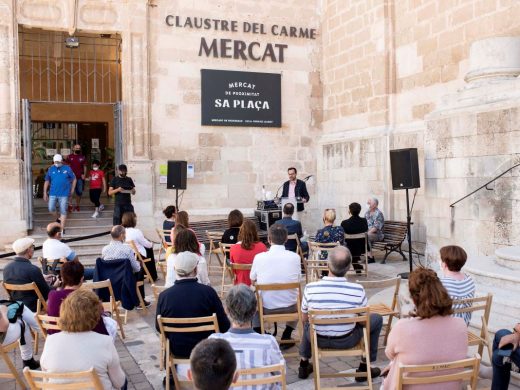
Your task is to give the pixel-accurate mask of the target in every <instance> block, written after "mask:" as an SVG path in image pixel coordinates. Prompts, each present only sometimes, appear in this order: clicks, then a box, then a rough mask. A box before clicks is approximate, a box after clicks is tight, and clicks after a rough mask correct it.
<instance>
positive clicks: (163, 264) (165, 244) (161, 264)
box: [155, 229, 172, 280]
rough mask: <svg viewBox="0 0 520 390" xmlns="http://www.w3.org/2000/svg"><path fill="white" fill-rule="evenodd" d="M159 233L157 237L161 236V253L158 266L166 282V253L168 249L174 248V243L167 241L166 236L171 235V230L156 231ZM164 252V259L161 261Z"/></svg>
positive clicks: (158, 257)
mask: <svg viewBox="0 0 520 390" xmlns="http://www.w3.org/2000/svg"><path fill="white" fill-rule="evenodd" d="M155 231H156V232H157V235H158V236H159V240H160V241H159V253H158V254H157V261H156V265H157V268H159V270H160V271H161V273H162V275H163V278H164V280H166V251H167V250H168V248H171V247H172V243H171V242H168V241H166V238H165V237H166V235H168V236H169V235H170V233H171V231H170V230H163V229H155ZM162 252H164V259H163V260H161V253H162Z"/></svg>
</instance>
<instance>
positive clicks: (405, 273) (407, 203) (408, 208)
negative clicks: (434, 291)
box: [397, 188, 413, 279]
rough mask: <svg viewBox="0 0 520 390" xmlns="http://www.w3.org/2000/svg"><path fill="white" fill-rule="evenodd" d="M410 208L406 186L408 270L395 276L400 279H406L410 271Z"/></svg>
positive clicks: (411, 263) (411, 261) (411, 262)
mask: <svg viewBox="0 0 520 390" xmlns="http://www.w3.org/2000/svg"><path fill="white" fill-rule="evenodd" d="M411 214H412V213H411V210H410V197H409V195H408V188H407V189H406V229H407V235H408V262H409V263H410V272H402V273H400V274H398V275H397V276H400V277H401V279H408V278H409V276H410V273H411V272H412V265H413V260H412V229H411V228H412V215H411Z"/></svg>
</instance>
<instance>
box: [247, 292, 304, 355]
mask: <svg viewBox="0 0 520 390" xmlns="http://www.w3.org/2000/svg"><path fill="white" fill-rule="evenodd" d="M285 290H296V291H297V295H296V302H295V303H296V311H295V312H293V313H283V314H282V313H280V314H265V313H264V305H263V300H262V293H263V292H266V291H285ZM255 293H256V299H257V301H258V316H259V318H260V329H261V332H262V333H265V323H266V322H267V323H275V322H277V323H280V322H288V321H297V323H298V325H297V328H298V333H299V337H298V338H295V339H292V340H278V343H279V344H292V343H294V342H296V343H299V342H301V338H302V335H303V329H302V312H301V307H302V288H301V285H300V282H292V283H273V284H256V285H255ZM284 356H298V352H294V353H288V354H285V355H284Z"/></svg>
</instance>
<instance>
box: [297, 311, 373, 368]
mask: <svg viewBox="0 0 520 390" xmlns="http://www.w3.org/2000/svg"><path fill="white" fill-rule="evenodd" d="M382 327H383V317H381V316H380V315H379V314H370V336H369V339H370V341H369V342H370V361H371V362H375V361H376V360H377V344H378V341H379V335H380V334H381V329H382ZM362 338H363V326H361V325H359V324H356V327H355V328H354V329H353V330H352V332H350V333H349V334H348V335H346V336H345V337H341V338H334V339H327V338H324V337H318V346H319V347H320V348H330V349H349V348H353V347H355V346H356V345H357V344H358V343H359V341H360V340H361V339H362ZM311 351H312V349H311V340H310V335H309V323H308V322H307V323H305V324H304V327H303V337H302V341H301V344H300V356H301V357H303V358H306V359H310V357H311Z"/></svg>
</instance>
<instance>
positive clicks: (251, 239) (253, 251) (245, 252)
mask: <svg viewBox="0 0 520 390" xmlns="http://www.w3.org/2000/svg"><path fill="white" fill-rule="evenodd" d="M238 241H239V242H238V243H236V244H235V245H233V246H232V247H231V252H230V255H229V256H230V260H231V263H235V264H253V260H254V258H255V256H256V255H257V254H259V253H262V252H266V251H267V248H266V246H265V244H264V243H263V242H261V241H260V239H259V238H258V232H257V231H256V225H255V223H254V222H253V221H251V220H250V219H245V220H244V223H242V226H241V227H240V232H239V233H238ZM249 272H250V271H246V270H236V271H235V275H236V280H235V284H240V283H242V284H246V285H248V286H251V279H250V278H249Z"/></svg>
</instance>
